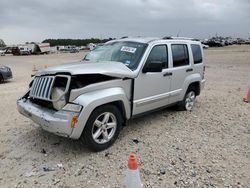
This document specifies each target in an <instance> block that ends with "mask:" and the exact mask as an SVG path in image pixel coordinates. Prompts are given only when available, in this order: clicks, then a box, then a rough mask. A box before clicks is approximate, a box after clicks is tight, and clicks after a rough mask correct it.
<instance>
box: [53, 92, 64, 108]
mask: <svg viewBox="0 0 250 188" xmlns="http://www.w3.org/2000/svg"><path fill="white" fill-rule="evenodd" d="M51 98H52V103H53V107H54V108H55V109H56V110H61V109H62V107H64V106H65V104H66V99H65V95H64V90H63V89H61V88H58V87H55V88H53V90H52V93H51Z"/></svg>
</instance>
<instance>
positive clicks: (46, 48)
mask: <svg viewBox="0 0 250 188" xmlns="http://www.w3.org/2000/svg"><path fill="white" fill-rule="evenodd" d="M37 45H38V49H37V54H49V53H50V43H39V44H37Z"/></svg>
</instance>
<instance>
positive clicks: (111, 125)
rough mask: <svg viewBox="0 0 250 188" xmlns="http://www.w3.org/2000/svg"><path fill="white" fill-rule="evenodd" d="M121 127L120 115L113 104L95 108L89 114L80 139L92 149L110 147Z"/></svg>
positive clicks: (98, 149)
mask: <svg viewBox="0 0 250 188" xmlns="http://www.w3.org/2000/svg"><path fill="white" fill-rule="evenodd" d="M121 127H122V116H121V113H120V111H119V110H118V109H117V107H115V106H114V105H104V106H100V107H98V108H96V109H95V110H94V111H93V112H92V114H91V115H90V117H89V119H88V121H87V123H86V126H85V128H84V131H83V135H82V137H81V139H82V140H83V142H84V143H85V144H86V145H87V146H88V148H89V149H91V150H93V151H101V150H104V149H107V148H108V147H110V146H111V145H112V144H113V143H114V142H115V140H116V139H117V137H118V135H119V133H120V130H121Z"/></svg>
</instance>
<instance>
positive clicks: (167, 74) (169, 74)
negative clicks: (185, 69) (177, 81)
mask: <svg viewBox="0 0 250 188" xmlns="http://www.w3.org/2000/svg"><path fill="white" fill-rule="evenodd" d="M172 75H173V73H172V72H166V73H164V74H163V76H172Z"/></svg>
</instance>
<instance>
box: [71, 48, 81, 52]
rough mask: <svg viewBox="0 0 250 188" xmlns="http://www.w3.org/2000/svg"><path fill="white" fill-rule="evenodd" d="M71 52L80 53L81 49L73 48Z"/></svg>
mask: <svg viewBox="0 0 250 188" xmlns="http://www.w3.org/2000/svg"><path fill="white" fill-rule="evenodd" d="M69 52H70V53H78V52H80V50H79V49H78V48H72V49H71V50H70V51H69Z"/></svg>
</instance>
